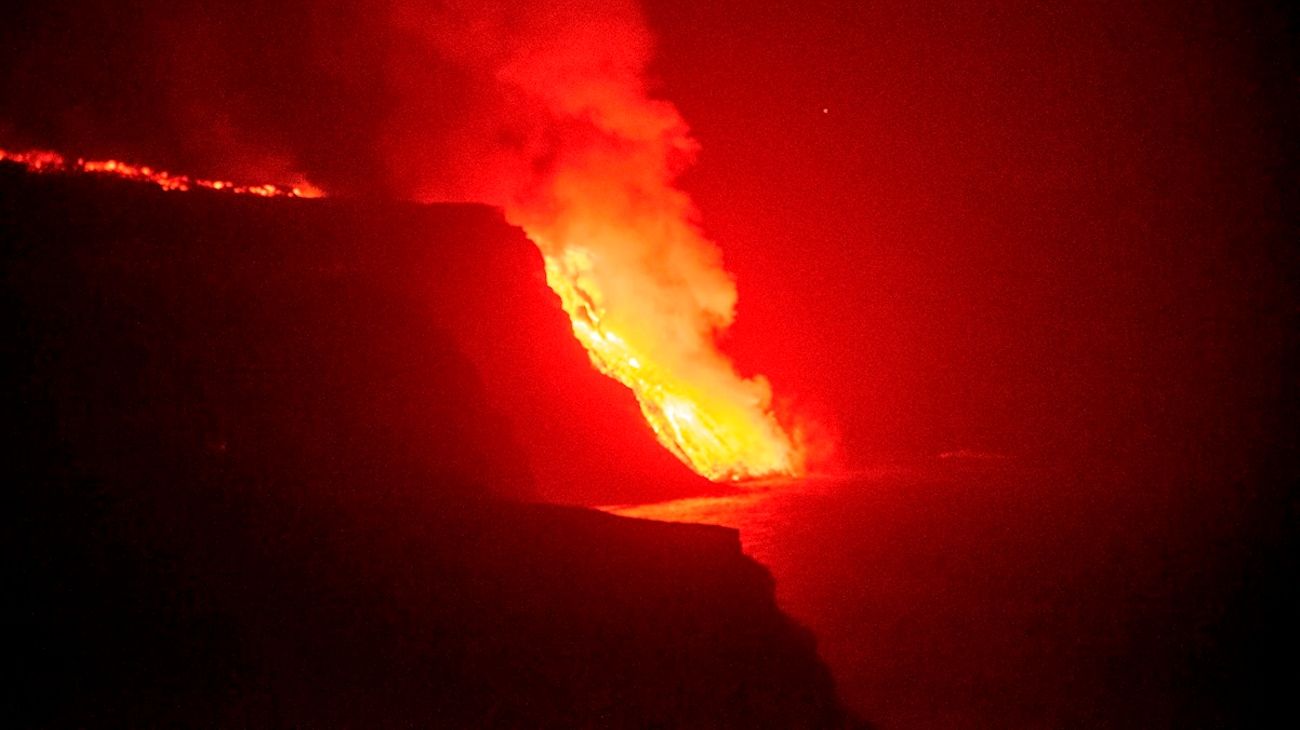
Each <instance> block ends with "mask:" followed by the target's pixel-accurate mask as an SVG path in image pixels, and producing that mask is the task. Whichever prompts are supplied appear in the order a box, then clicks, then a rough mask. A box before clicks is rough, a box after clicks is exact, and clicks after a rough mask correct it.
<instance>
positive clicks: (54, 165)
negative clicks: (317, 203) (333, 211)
mask: <svg viewBox="0 0 1300 730" xmlns="http://www.w3.org/2000/svg"><path fill="white" fill-rule="evenodd" d="M0 162H12V163H14V164H17V165H22V166H23V167H25V168H26V169H27V170H28V171H29V172H74V173H75V172H83V173H88V174H92V175H111V176H113V177H119V178H123V179H126V180H135V181H138V182H146V183H151V184H153V185H156V186H157V187H159V188H162V189H163V190H194V189H203V188H206V189H208V190H219V191H221V192H226V193H235V194H238V195H257V196H260V197H263V198H319V197H323V196H324V194H325V193H324V191H323V190H321V189H320V188H318V187H316V186H314V185H312V184H311V183H308V182H306V181H302V182H299V183H298V184H296V185H291V186H284V185H271V184H264V185H237V184H235V183H233V182H229V181H227V180H204V179H202V178H195V177H190V176H188V175H174V174H172V173H170V172H167V171H166V170H155V169H154V168H152V167H148V166H144V165H132V164H130V163H127V162H122V161H120V160H83V159H81V158H76V159H69V158H65V157H63V156H62V155H60V154H57V153H55V152H48V151H44V150H28V151H26V152H10V151H8V150H4V149H0Z"/></svg>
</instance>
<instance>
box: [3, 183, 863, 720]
mask: <svg viewBox="0 0 1300 730" xmlns="http://www.w3.org/2000/svg"><path fill="white" fill-rule="evenodd" d="M0 234H2V235H0V239H2V240H3V250H4V254H3V261H4V264H3V267H4V268H3V274H4V284H3V287H2V288H0V291H3V295H4V312H5V317H6V319H7V320H8V322H7V324H8V329H7V331H8V332H10V333H11V334H10V336H9V337H8V338H7V339H6V343H5V347H6V353H5V361H6V368H5V388H4V397H5V399H6V403H5V406H6V407H5V439H6V442H7V443H8V444H9V446H10V449H11V451H10V458H9V460H8V462H7V471H8V473H7V474H6V476H5V482H6V484H7V485H9V486H8V489H9V490H10V495H11V500H12V501H11V507H10V509H11V513H10V514H11V519H12V520H13V521H14V522H15V525H16V529H15V530H14V532H13V539H14V543H13V545H12V548H11V554H13V555H15V556H17V558H18V559H17V562H16V569H15V572H14V576H13V580H12V581H11V582H10V584H9V589H10V595H11V596H12V599H11V604H12V607H13V608H14V609H15V611H14V615H16V616H18V617H19V618H18V620H17V622H16V623H14V624H11V626H12V628H11V631H12V632H13V633H14V636H13V637H12V638H14V639H16V641H15V642H14V645H15V646H17V651H14V652H11V660H10V661H11V662H12V663H13V667H12V668H13V669H14V670H15V672H13V673H11V676H15V677H17V678H18V679H17V680H15V684H14V685H13V686H11V690H14V696H16V697H17V698H19V703H18V706H17V708H16V709H17V710H18V716H19V717H20V718H22V719H24V720H25V722H22V723H20V724H26V725H33V726H42V727H74V726H75V727H82V726H90V727H117V726H161V725H170V724H182V725H190V724H213V725H217V726H241V727H279V726H292V727H346V726H355V727H386V726H393V727H397V726H400V727H412V726H448V727H489V726H495V727H648V726H659V727H670V726H683V727H736V728H752V727H781V728H787V727H836V726H843V725H845V724H846V723H847V722H849V721H848V719H847V718H846V717H845V716H844V714H843V713H842V711H841V709H840V707H839V704H838V702H837V700H836V698H835V695H834V691H833V688H832V686H831V681H830V678H829V675H828V673H827V671H826V669H825V668H824V666H823V665H822V664H821V663H820V661H819V660H818V658H817V655H816V652H815V649H814V646H813V643H812V638H811V636H810V635H808V634H807V632H805V631H804V630H802V629H800V628H799V627H797V626H796V625H794V624H793V623H791V622H790V621H789V620H788V619H787V618H786V617H785V616H784V615H783V614H781V613H780V612H779V611H778V610H777V608H776V605H775V601H774V597H773V587H772V584H771V580H770V577H769V576H768V574H767V573H766V571H765V570H764V569H763V568H761V567H760V566H758V565H757V564H755V563H753V562H752V561H750V560H749V559H748V558H746V557H744V556H743V555H742V554H741V552H740V549H739V544H738V541H737V539H736V535H735V533H733V532H731V531H728V530H723V529H721V528H712V527H702V526H698V527H697V526H682V525H666V524H658V523H649V522H640V521H634V520H626V519H623V518H617V517H613V516H609V515H604V514H600V513H594V512H589V511H586V510H582V509H577V508H568V507H559V506H545V505H528V504H522V503H517V502H507V501H504V500H502V499H501V498H499V497H489V496H487V495H488V494H490V493H495V494H515V495H529V494H533V493H534V492H533V491H532V490H533V486H532V484H533V481H532V480H533V476H532V472H533V471H534V470H537V471H540V472H541V473H543V474H545V475H547V476H548V478H554V477H555V475H556V474H568V475H569V476H570V477H572V478H574V479H579V478H581V477H582V475H583V470H588V471H589V472H590V475H591V476H592V477H593V478H599V477H603V478H604V479H606V480H608V482H607V483H606V484H603V485H600V484H598V485H597V486H598V487H600V488H607V487H608V484H609V483H617V482H618V481H619V480H622V481H623V482H625V483H627V484H629V485H635V484H637V480H638V479H646V478H647V477H646V475H645V474H636V473H633V472H622V471H619V470H618V468H619V464H618V462H617V460H616V459H617V457H619V453H618V452H617V449H618V448H621V449H623V452H622V453H623V454H624V455H627V454H631V455H633V456H635V455H637V454H642V455H643V456H644V454H646V453H649V452H648V451H639V449H640V448H641V445H637V444H635V443H634V444H633V445H632V446H628V445H627V444H626V443H625V442H619V441H617V440H615V439H613V437H612V436H610V435H609V434H605V433H601V432H600V431H599V430H597V431H595V432H589V431H588V429H587V424H577V425H576V426H574V425H572V424H566V423H565V422H564V420H563V417H564V416H566V415H570V411H569V410H568V409H569V408H571V407H573V406H574V403H573V402H572V401H573V400H577V401H578V405H579V406H581V405H583V404H584V403H586V402H587V401H586V400H585V399H586V398H588V397H587V396H581V395H577V394H575V393H573V392H571V391H570V389H571V388H574V387H586V385H588V384H589V383H588V382H583V383H580V384H579V385H578V386H574V385H573V384H570V383H567V382H564V380H563V378H564V376H565V374H566V373H567V372H569V371H568V370H566V369H565V368H566V367H568V366H570V365H572V366H574V367H573V372H580V371H579V370H578V369H577V367H576V366H579V365H581V366H582V367H583V368H586V363H585V362H584V361H583V359H582V355H581V353H580V352H578V351H577V350H576V345H574V346H573V348H574V349H570V350H569V351H567V352H561V353H560V354H559V355H555V357H557V358H558V359H559V360H560V361H561V362H562V363H567V364H566V365H563V366H558V367H551V366H548V365H546V364H544V363H537V362H529V361H528V359H527V358H528V356H529V348H533V352H532V353H531V354H532V356H535V357H541V356H542V351H543V350H544V349H545V348H546V347H549V346H551V345H552V343H556V342H563V341H564V338H568V337H569V334H568V332H567V331H566V330H565V329H564V328H563V326H564V321H563V317H562V315H561V314H560V313H559V312H558V311H557V310H556V309H555V308H554V303H553V302H550V301H549V300H547V299H546V298H545V295H546V292H545V290H544V289H542V288H540V287H544V284H543V283H542V281H541V279H540V275H539V274H538V273H537V272H538V271H539V270H540V262H539V261H538V260H537V258H536V254H535V252H534V251H533V250H532V249H531V248H530V247H529V246H528V244H527V242H526V241H523V240H522V239H521V238H520V237H519V236H518V234H517V233H516V232H514V231H513V230H512V229H509V228H507V227H506V226H504V225H503V224H502V223H501V222H500V220H499V219H498V218H497V217H496V216H495V215H494V214H493V213H492V212H491V211H489V210H487V209H482V208H473V207H439V208H416V207H409V206H396V205H394V206H387V207H385V206H369V207H365V206H360V205H351V204H347V203H337V202H331V201H317V202H313V201H266V200H260V199H243V198H236V197H232V196H223V195H213V194H189V193H187V194H168V193H163V192H161V191H156V190H153V189H151V188H147V187H140V186H134V185H130V184H124V183H120V182H115V181H106V180H97V179H91V178H75V179H69V178H58V177H52V178H40V177H30V176H26V175H24V174H20V173H18V172H17V171H16V170H12V169H4V166H0ZM541 305H545V306H541ZM507 324H510V325H514V326H515V327H514V328H513V329H511V328H509V327H506V325H507ZM554 328H558V332H554V331H552V329H554ZM521 353H522V356H521ZM551 355H553V353H551V354H548V356H551ZM588 371H589V368H587V370H586V371H581V372H583V373H584V377H585V374H586V373H587V372H588ZM590 375H591V378H590V381H589V382H595V383H601V380H600V378H599V376H596V375H595V374H594V373H590ZM503 383H504V385H505V386H506V387H504V388H503ZM556 392H559V393H561V394H564V393H569V394H570V395H571V396H572V397H571V398H570V402H567V403H566V402H560V403H558V404H549V406H548V404H546V403H545V402H544V399H545V397H548V396H551V395H554V394H555V393H556ZM605 395H608V393H607V392H605V393H601V396H602V397H604V396H605ZM512 399H513V400H512ZM508 403H514V404H515V405H516V406H518V408H519V409H520V411H521V412H522V414H523V415H522V416H521V415H520V414H519V413H514V414H510V413H507V412H506V411H505V410H504V409H503V408H502V406H503V404H508ZM544 407H549V408H550V409H551V410H550V412H545V411H544ZM624 415H627V414H625V413H623V412H621V411H617V410H616V411H615V412H614V413H613V415H609V414H604V415H602V414H600V413H597V414H595V416H594V417H595V419H596V421H597V423H601V421H602V419H603V425H605V426H608V425H609V424H610V423H613V422H616V421H618V419H619V418H622V417H623V416H624ZM632 415H635V414H632ZM528 418H534V419H536V420H537V421H538V422H539V423H541V425H542V426H544V428H542V429H540V430H535V431H530V432H526V433H521V432H520V428H519V427H520V425H521V419H523V421H522V422H524V423H526V421H527V419H528ZM588 433H590V435H591V440H592V442H593V443H595V444H597V446H600V445H602V444H606V445H608V444H614V447H611V448H614V449H615V453H608V452H602V451H600V450H595V451H591V450H583V451H582V452H581V453H582V454H586V455H587V456H584V457H583V458H581V459H573V458H572V457H569V462H570V463H567V465H566V464H562V463H561V462H549V461H546V460H540V462H539V459H538V458H537V456H536V454H537V453H538V452H540V451H542V450H544V449H546V448H552V447H553V448H556V449H557V450H559V451H560V452H561V453H566V452H565V449H571V450H581V449H583V446H582V444H580V443H572V444H566V445H555V443H554V442H555V441H563V440H564V439H566V438H576V437H577V435H580V434H588ZM648 446H649V447H651V448H655V449H657V446H655V445H654V444H653V443H649V444H648ZM590 454H596V455H599V456H600V458H602V459H604V460H605V461H604V462H603V463H601V462H598V461H597V459H596V457H595V456H590ZM654 458H659V457H658V455H656V456H655V457H654ZM666 458H669V459H670V457H666ZM626 461H628V462H629V463H630V464H631V465H632V466H643V467H644V466H645V465H646V463H648V462H646V461H645V460H644V459H642V460H641V461H637V459H635V458H628V459H626ZM539 463H540V468H539V467H538V464H539ZM597 464H600V466H601V468H600V469H597V466H596V465H597ZM562 466H567V468H568V471H567V472H566V471H565V470H564V469H563V468H561V467H562ZM654 476H655V475H654V474H653V473H652V474H651V475H650V477H649V478H650V479H652V478H654ZM678 488H680V486H679V487H678ZM574 493H575V494H576V493H577V492H574ZM634 496H635V495H629V498H633V497H634Z"/></svg>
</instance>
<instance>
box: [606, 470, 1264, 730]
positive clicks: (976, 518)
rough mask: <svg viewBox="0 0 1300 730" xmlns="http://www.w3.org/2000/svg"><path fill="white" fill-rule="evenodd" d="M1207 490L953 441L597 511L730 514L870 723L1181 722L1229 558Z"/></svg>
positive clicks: (1205, 652) (1223, 593) (1223, 608)
mask: <svg viewBox="0 0 1300 730" xmlns="http://www.w3.org/2000/svg"><path fill="white" fill-rule="evenodd" d="M1225 489H1226V490H1229V491H1230V490H1231V485H1227V486H1225V485H1223V484H1216V485H1211V486H1209V487H1207V486H1206V485H1204V484H1199V485H1198V484H1197V483H1196V482H1195V480H1190V481H1189V480H1187V479H1182V478H1179V477H1177V475H1172V476H1169V477H1168V478H1165V479H1161V478H1154V477H1152V476H1151V475H1150V474H1145V473H1142V472H1141V470H1131V469H1124V468H1120V467H1111V468H1108V469H1101V468H1096V467H1095V466H1094V467H1092V468H1085V467H1083V466H1074V467H1059V466H1058V467H1055V468H1046V467H1041V466H1029V465H1025V464H1021V463H1017V462H1016V461H1014V460H1011V459H1005V458H1002V457H999V456H996V455H979V454H973V455H966V454H958V455H950V456H949V458H935V459H932V460H923V461H920V462H915V463H909V464H898V465H891V466H884V467H881V468H879V469H875V470H870V471H862V472H857V473H853V474H846V475H840V476H835V477H819V478H812V479H807V480H803V481H800V482H793V483H787V484H773V485H770V486H769V487H768V488H766V489H762V490H759V491H753V492H749V493H746V494H742V495H739V496H729V497H719V498H704V499H689V500H680V501H675V502H668V503H662V504H653V505H637V506H622V507H610V508H606V509H607V510H609V511H612V512H615V513H618V514H623V515H629V516H637V517H645V518H651V519H660V520H670V521H684V522H702V523H711V524H718V525H726V526H730V527H734V528H737V529H738V530H739V531H740V535H741V540H742V543H743V546H744V549H745V551H746V553H748V554H749V555H750V556H752V557H753V558H755V559H757V560H758V561H759V562H761V563H763V564H764V565H766V566H767V567H768V568H769V569H770V570H771V572H772V574H773V576H774V577H775V579H776V586H777V595H778V600H779V601H780V603H781V605H782V607H783V608H784V609H785V610H786V611H787V612H788V613H789V614H791V615H792V616H794V617H795V618H796V619H797V620H798V621H800V622H801V623H803V624H804V625H805V626H807V627H808V628H810V629H811V630H812V631H813V632H814V634H815V635H816V637H817V641H818V646H819V650H820V652H821V655H822V656H823V658H824V659H825V660H826V661H827V663H828V664H829V665H830V667H831V669H832V672H833V674H834V675H835V678H836V682H837V685H838V688H839V691H840V693H841V694H842V696H843V697H844V698H845V700H846V701H847V702H848V703H849V704H850V706H851V707H852V708H853V709H854V710H856V711H857V712H859V713H860V714H861V715H862V716H863V717H865V718H866V719H867V720H869V721H870V722H872V723H874V724H877V725H878V726H879V727H881V728H886V729H887V728H967V727H969V728H996V727H1008V728H1038V727H1043V728H1047V727H1052V728H1056V727H1169V726H1200V725H1201V723H1202V722H1205V723H1209V724H1213V722H1214V721H1213V717H1214V714H1215V713H1216V712H1220V711H1222V710H1223V708H1222V707H1221V706H1220V704H1221V700H1222V698H1221V697H1219V696H1216V694H1215V693H1216V692H1217V691H1219V690H1222V687H1217V688H1216V687H1214V686H1207V685H1213V683H1214V682H1215V681H1216V677H1217V676H1218V675H1217V674H1216V672H1225V671H1228V670H1230V669H1231V667H1230V666H1228V667H1225V666H1224V663H1223V656H1222V654H1223V648H1222V647H1221V646H1220V642H1221V640H1223V638H1224V637H1223V635H1224V633H1225V631H1230V629H1231V622H1232V620H1233V614H1232V611H1233V608H1232V607H1233V599H1234V586H1235V585H1236V582H1237V581H1235V580H1234V578H1235V577H1240V575H1241V574H1242V573H1241V570H1242V569H1241V565H1242V564H1243V561H1244V560H1245V559H1246V558H1248V557H1249V554H1248V553H1249V550H1248V549H1245V550H1243V548H1242V546H1246V548H1249V545H1248V542H1247V541H1243V538H1242V534H1241V530H1240V525H1239V524H1238V523H1239V522H1240V521H1239V520H1234V518H1233V516H1232V512H1233V506H1232V505H1233V504H1234V500H1233V499H1231V498H1220V499H1214V498H1213V495H1214V494H1221V493H1222V492H1224V491H1225ZM1234 525H1236V526H1234ZM1225 626H1227V627H1228V628H1225Z"/></svg>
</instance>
